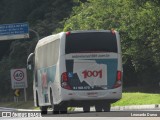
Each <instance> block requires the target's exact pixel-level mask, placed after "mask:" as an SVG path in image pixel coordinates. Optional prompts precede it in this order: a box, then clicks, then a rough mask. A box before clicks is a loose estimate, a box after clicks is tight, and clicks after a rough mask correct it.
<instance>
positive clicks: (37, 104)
mask: <svg viewBox="0 0 160 120" xmlns="http://www.w3.org/2000/svg"><path fill="white" fill-rule="evenodd" d="M36 106H37V107H39V100H38V92H37V91H36Z"/></svg>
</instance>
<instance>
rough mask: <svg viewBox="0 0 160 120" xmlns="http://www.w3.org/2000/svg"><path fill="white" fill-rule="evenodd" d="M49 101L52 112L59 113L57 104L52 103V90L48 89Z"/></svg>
mask: <svg viewBox="0 0 160 120" xmlns="http://www.w3.org/2000/svg"><path fill="white" fill-rule="evenodd" d="M50 102H51V107H52V109H53V112H52V113H53V114H59V106H58V105H54V103H53V95H52V91H50Z"/></svg>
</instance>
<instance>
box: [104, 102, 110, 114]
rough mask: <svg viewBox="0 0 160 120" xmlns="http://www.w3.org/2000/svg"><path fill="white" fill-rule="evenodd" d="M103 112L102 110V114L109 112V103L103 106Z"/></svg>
mask: <svg viewBox="0 0 160 120" xmlns="http://www.w3.org/2000/svg"><path fill="white" fill-rule="evenodd" d="M103 110H104V112H110V110H111V104H110V103H108V104H105V105H104V106H103Z"/></svg>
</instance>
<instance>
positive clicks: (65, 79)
mask: <svg viewBox="0 0 160 120" xmlns="http://www.w3.org/2000/svg"><path fill="white" fill-rule="evenodd" d="M61 86H62V88H64V89H68V90H71V87H70V85H69V84H68V75H67V72H64V73H62V77H61Z"/></svg>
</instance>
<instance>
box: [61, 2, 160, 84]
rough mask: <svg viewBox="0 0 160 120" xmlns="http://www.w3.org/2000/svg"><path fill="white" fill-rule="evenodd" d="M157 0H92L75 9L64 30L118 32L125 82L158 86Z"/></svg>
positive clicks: (159, 13)
mask: <svg viewBox="0 0 160 120" xmlns="http://www.w3.org/2000/svg"><path fill="white" fill-rule="evenodd" d="M155 1H156V0H155ZM155 1H151V0H142V1H137V0H134V1H130V0H107V1H106V0H88V2H86V3H82V4H81V6H79V7H75V8H74V11H73V13H72V15H71V16H70V17H69V18H68V19H67V21H66V22H65V25H64V31H68V30H79V29H80V30H89V29H97V30H99V29H112V28H114V29H116V30H117V31H119V32H120V34H121V42H122V52H123V63H124V76H125V77H124V78H125V80H124V83H126V84H127V85H128V84H130V83H133V85H135V84H137V85H138V84H140V85H141V86H142V85H143V86H150V85H154V86H158V81H159V78H158V77H159V72H160V71H159V67H158V66H159V63H160V62H159V53H160V52H159V45H160V43H159V38H160V36H159V33H160V31H159V28H158V27H159V26H160V25H159V24H160V23H159V16H160V12H159V10H160V8H159V3H158V1H156V2H155Z"/></svg>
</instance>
